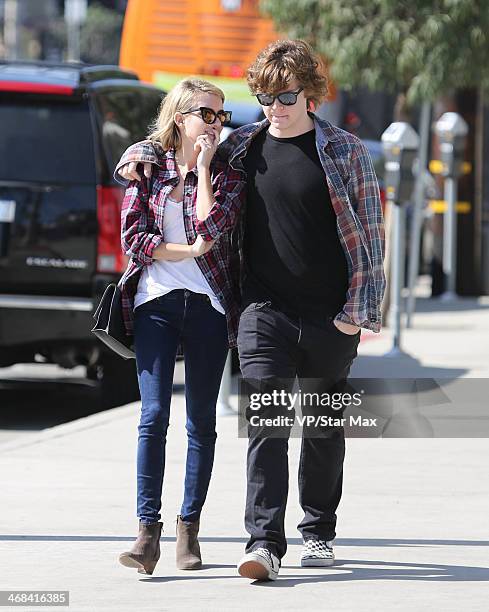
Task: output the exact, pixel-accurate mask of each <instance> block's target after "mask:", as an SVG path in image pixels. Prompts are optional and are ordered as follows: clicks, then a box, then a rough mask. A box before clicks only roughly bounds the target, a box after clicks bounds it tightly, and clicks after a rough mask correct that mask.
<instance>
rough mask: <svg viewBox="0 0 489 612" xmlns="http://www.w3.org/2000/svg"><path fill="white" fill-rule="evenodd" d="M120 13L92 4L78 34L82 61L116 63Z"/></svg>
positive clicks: (120, 28) (117, 60) (118, 46)
mask: <svg viewBox="0 0 489 612" xmlns="http://www.w3.org/2000/svg"><path fill="white" fill-rule="evenodd" d="M122 21H123V17H122V15H119V14H118V13H117V12H116V11H113V10H110V9H108V8H105V7H104V6H102V5H100V4H92V5H90V6H89V7H88V10H87V19H86V21H85V23H84V24H83V27H82V29H81V34H80V55H81V59H82V61H84V62H88V63H93V64H118V63H119V48H120V43H121V32H122Z"/></svg>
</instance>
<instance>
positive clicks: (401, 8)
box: [260, 0, 489, 105]
mask: <svg viewBox="0 0 489 612" xmlns="http://www.w3.org/2000/svg"><path fill="white" fill-rule="evenodd" d="M260 6H261V9H262V10H263V11H264V12H265V14H267V15H269V16H271V17H272V19H273V20H274V22H275V24H276V26H277V28H278V30H279V31H282V32H286V33H287V35H288V36H290V37H292V38H302V39H304V40H307V41H309V42H310V43H311V44H312V45H313V46H314V48H315V49H316V50H317V51H319V52H320V53H321V54H322V55H323V56H324V57H326V58H327V59H328V63H329V66H330V73H331V76H332V78H333V79H334V81H335V82H336V83H338V84H339V85H340V86H341V87H343V88H344V89H346V90H349V89H352V88H354V87H358V86H362V85H363V86H367V87H368V88H370V89H371V90H378V91H389V92H401V93H404V94H405V96H406V101H407V103H408V104H410V105H412V104H414V103H418V102H423V101H433V100H435V98H437V97H438V96H440V95H442V94H445V93H450V92H451V91H453V90H455V89H464V88H469V87H479V86H481V87H482V88H483V89H484V90H485V91H486V92H487V91H489V3H487V2H474V0H409V1H406V0H261V2H260Z"/></svg>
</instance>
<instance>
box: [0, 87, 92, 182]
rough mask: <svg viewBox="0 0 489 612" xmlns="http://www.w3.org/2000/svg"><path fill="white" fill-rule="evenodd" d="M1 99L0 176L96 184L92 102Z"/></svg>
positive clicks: (11, 178) (21, 179)
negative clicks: (90, 109) (89, 104)
mask: <svg viewBox="0 0 489 612" xmlns="http://www.w3.org/2000/svg"><path fill="white" fill-rule="evenodd" d="M16 98H17V99H16V101H15V103H12V101H11V100H10V101H8V100H6V99H2V98H0V126H1V136H0V180H4V181H5V180H8V181H32V182H40V183H70V184H72V183H78V184H80V183H82V184H83V183H94V182H95V161H94V148H93V138H92V128H91V124H90V114H89V110H88V105H87V104H86V103H73V102H70V103H66V102H64V101H62V102H58V101H54V100H53V101H47V100H46V98H44V99H39V100H36V99H35V98H33V97H32V96H29V99H28V100H22V98H21V97H20V96H19V97H16Z"/></svg>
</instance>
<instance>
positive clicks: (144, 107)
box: [0, 62, 164, 406]
mask: <svg viewBox="0 0 489 612" xmlns="http://www.w3.org/2000/svg"><path fill="white" fill-rule="evenodd" d="M162 95H164V92H162V91H161V90H160V89H157V88H156V87H153V86H152V85H149V84H147V83H142V82H141V81H139V79H138V77H137V76H136V75H135V74H134V73H132V72H129V71H125V70H122V69H120V68H119V67H117V66H90V65H84V64H60V65H55V64H46V63H33V62H0V367H5V366H9V365H11V364H15V363H29V362H34V361H41V362H42V361H44V362H46V363H55V364H59V365H61V366H63V367H66V368H72V367H74V366H77V365H85V366H86V367H87V376H88V377H89V378H91V379H98V380H99V381H100V387H101V397H102V403H103V405H105V406H115V405H119V404H122V403H125V402H128V401H132V400H135V399H137V398H138V388H137V379H136V372H135V363H134V361H133V360H131V361H127V362H126V361H124V360H122V359H121V358H120V357H118V356H116V355H114V354H111V353H109V352H107V351H106V350H105V349H104V346H103V345H102V343H100V342H99V341H98V340H97V339H96V338H95V337H94V336H93V335H92V334H91V333H90V329H91V327H92V326H93V320H92V313H93V311H94V307H95V306H96V304H97V303H98V301H99V298H100V296H101V294H102V292H103V290H104V288H105V287H106V285H107V284H108V283H109V282H114V281H117V280H118V279H119V277H120V275H121V273H122V272H123V271H124V269H125V267H126V264H127V258H126V256H125V255H124V254H123V253H122V251H121V246H120V207H121V202H122V197H123V189H122V188H121V187H120V185H118V184H117V183H115V182H114V180H113V178H112V174H113V169H114V167H115V164H116V163H117V161H118V160H119V158H120V156H121V154H122V153H123V151H124V150H125V149H126V147H128V146H129V145H130V144H132V143H134V142H136V141H138V140H142V139H143V138H145V136H146V133H147V129H148V126H149V124H150V123H151V121H152V120H153V119H154V118H155V116H156V114H157V112H158V107H159V104H160V102H161V99H162Z"/></svg>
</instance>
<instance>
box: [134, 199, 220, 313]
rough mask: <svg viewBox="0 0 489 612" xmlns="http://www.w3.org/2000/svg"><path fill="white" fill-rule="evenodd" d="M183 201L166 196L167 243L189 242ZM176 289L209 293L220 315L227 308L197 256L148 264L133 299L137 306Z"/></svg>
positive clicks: (164, 232)
mask: <svg viewBox="0 0 489 612" xmlns="http://www.w3.org/2000/svg"><path fill="white" fill-rule="evenodd" d="M182 206H183V202H176V201H175V200H172V199H171V198H169V197H168V198H167V199H166V202H165V214H164V216H163V234H164V236H165V242H173V243H174V244H188V243H187V237H186V234H185V225H184V223H183V210H182ZM173 289H189V290H190V291H193V292H194V293H205V294H206V295H208V296H209V298H210V300H211V304H212V306H213V307H214V308H215V309H216V310H217V311H218V312H220V313H221V314H224V309H223V307H222V306H221V304H220V303H219V300H218V299H217V297H216V295H215V293H214V292H213V291H212V289H211V287H210V285H209V283H208V282H207V279H206V278H205V276H204V275H203V274H202V270H201V269H200V268H199V266H198V265H197V262H196V261H195V258H194V257H188V258H186V259H182V260H181V261H165V260H163V259H158V260H156V261H154V262H153V263H152V264H151V265H149V266H145V267H144V270H143V272H142V273H141V276H140V278H139V282H138V290H137V293H136V296H135V298H134V308H135V309H136V308H137V307H138V306H141V304H144V303H145V302H149V301H150V300H154V299H155V298H157V297H160V296H162V295H165V294H166V293H169V292H170V291H173Z"/></svg>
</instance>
